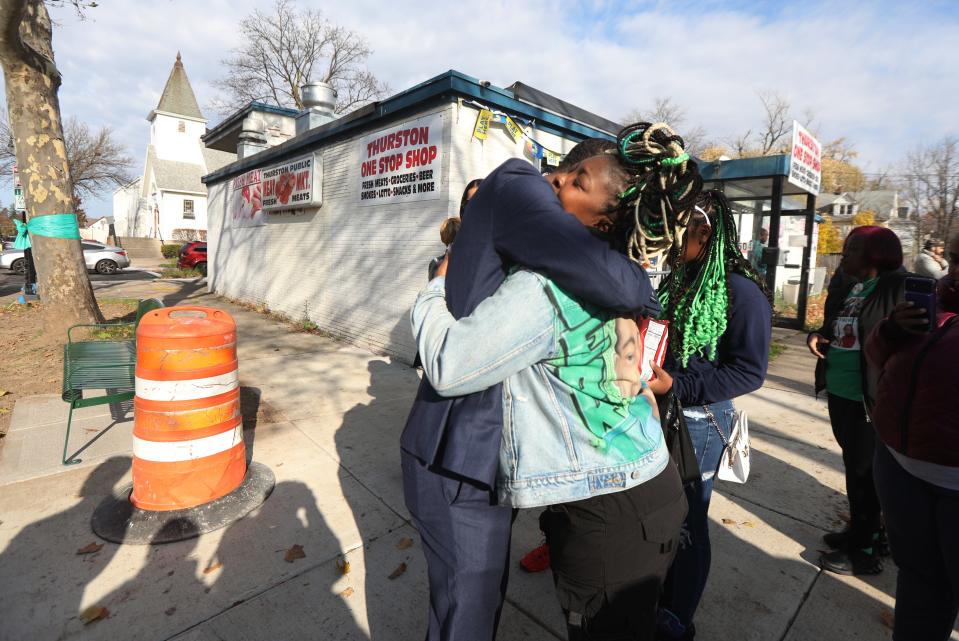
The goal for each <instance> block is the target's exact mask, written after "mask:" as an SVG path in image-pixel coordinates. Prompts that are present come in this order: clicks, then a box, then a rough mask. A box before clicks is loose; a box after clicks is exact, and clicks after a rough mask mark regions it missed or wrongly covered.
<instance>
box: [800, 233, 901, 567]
mask: <svg viewBox="0 0 959 641" xmlns="http://www.w3.org/2000/svg"><path fill="white" fill-rule="evenodd" d="M840 269H841V270H842V273H843V275H844V281H840V282H839V283H837V282H836V278H835V277H834V278H833V282H831V283H830V291H829V295H828V296H827V298H826V317H825V320H824V323H823V326H822V328H820V329H819V330H817V331H815V332H811V333H810V334H809V336H808V338H807V344H808V346H809V351H810V352H812V354H813V355H814V356H816V357H817V358H818V359H819V361H818V362H817V363H816V392H817V394H818V393H819V392H820V391H822V390H823V389H825V390H826V393H827V398H828V403H829V422H830V423H831V424H832V430H833V435H834V436H835V437H836V441H837V442H838V443H839V447H840V449H841V450H842V458H843V465H844V467H845V471H846V495H847V496H848V498H849V517H850V522H849V528H848V529H846V530H842V531H838V532H829V533H827V534H826V535H824V536H823V541H824V542H825V543H826V544H827V545H828V546H829V547H831V548H834V550H833V551H832V552H828V553H826V554H823V555H822V556H821V557H820V560H819V562H820V565H821V566H822V568H823V569H824V570H828V571H830V572H836V573H839V574H878V573H880V572H882V560H881V558H880V557H881V556H882V555H883V554H885V553H888V546H887V545H886V543H885V535H884V533H883V532H882V519H881V510H880V507H879V499H878V497H877V496H876V487H875V484H874V482H873V473H872V463H873V452H874V451H875V441H876V439H875V433H874V431H873V429H872V426H871V425H870V421H869V416H868V414H867V410H868V409H871V408H872V407H873V406H874V405H875V393H876V392H875V390H876V386H877V383H878V375H879V374H878V372H877V371H876V370H874V369H873V368H870V367H868V366H867V364H866V360H865V357H864V355H863V350H862V342H863V341H864V340H865V339H866V337H867V336H869V333H870V332H871V331H872V329H873V327H875V326H876V324H878V323H879V322H880V321H881V320H883V319H884V318H885V317H886V316H888V315H889V313H890V312H891V311H892V310H893V309H894V308H895V306H896V303H898V302H900V301H902V299H903V286H904V283H905V278H906V276H908V275H909V274H908V273H907V272H906V271H905V270H903V269H902V245H901V244H900V242H899V238H898V237H897V236H896V234H895V233H894V232H893V231H892V230H890V229H886V228H885V227H878V226H875V225H866V226H862V227H856V228H854V229H853V230H852V231H851V232H849V236H848V237H847V238H846V242H845V245H844V246H843V258H842V263H841V264H840ZM850 332H851V337H850V336H847V334H850ZM827 348H828V351H827Z"/></svg>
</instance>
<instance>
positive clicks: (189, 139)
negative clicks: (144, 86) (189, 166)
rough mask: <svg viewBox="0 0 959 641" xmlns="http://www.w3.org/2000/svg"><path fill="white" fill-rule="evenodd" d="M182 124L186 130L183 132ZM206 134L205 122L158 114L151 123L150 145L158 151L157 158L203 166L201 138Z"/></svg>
mask: <svg viewBox="0 0 959 641" xmlns="http://www.w3.org/2000/svg"><path fill="white" fill-rule="evenodd" d="M181 122H182V123H183V126H184V130H185V131H182V132H181V131H180V130H179V124H180V123H181ZM205 133H206V121H205V120H194V119H190V118H185V117H184V116H176V115H168V114H165V113H162V112H157V113H156V115H155V116H154V118H153V122H152V123H150V144H151V145H153V147H154V149H156V154H157V158H161V159H163V160H175V161H178V162H188V163H193V164H194V165H202V164H204V163H203V151H202V146H203V143H202V142H201V141H200V136H202V135H203V134H205Z"/></svg>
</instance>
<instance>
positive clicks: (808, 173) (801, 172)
mask: <svg viewBox="0 0 959 641" xmlns="http://www.w3.org/2000/svg"><path fill="white" fill-rule="evenodd" d="M789 158H790V160H789V182H790V183H792V184H794V185H796V186H797V187H799V188H800V189H805V190H806V191H808V192H809V193H811V194H815V195H818V194H819V185H820V182H821V181H822V146H821V145H820V144H819V141H818V140H816V139H815V138H814V137H813V135H812V134H811V133H809V132H808V131H806V128H805V127H803V126H802V125H800V124H799V123H798V122H796V121H795V120H794V121H793V144H792V150H791V153H790V155H789Z"/></svg>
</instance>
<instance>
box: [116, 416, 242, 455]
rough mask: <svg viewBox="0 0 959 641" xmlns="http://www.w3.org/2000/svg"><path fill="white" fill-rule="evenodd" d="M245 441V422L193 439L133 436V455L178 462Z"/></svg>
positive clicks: (222, 450) (230, 447)
mask: <svg viewBox="0 0 959 641" xmlns="http://www.w3.org/2000/svg"><path fill="white" fill-rule="evenodd" d="M242 441H243V423H240V424H239V425H237V426H236V427H235V428H233V429H232V430H228V431H226V432H220V433H219V434H214V435H213V436H206V437H204V438H196V439H193V440H192V441H146V440H144V439H142V438H139V437H137V436H134V437H133V456H135V457H137V458H139V459H143V460H144V461H156V462H157V463H177V462H180V461H192V460H194V459H198V458H203V457H204V456H213V455H214V454H219V453H220V452H226V451H227V450H229V449H232V448H234V447H236V446H237V445H239V444H240V443H241V442H242Z"/></svg>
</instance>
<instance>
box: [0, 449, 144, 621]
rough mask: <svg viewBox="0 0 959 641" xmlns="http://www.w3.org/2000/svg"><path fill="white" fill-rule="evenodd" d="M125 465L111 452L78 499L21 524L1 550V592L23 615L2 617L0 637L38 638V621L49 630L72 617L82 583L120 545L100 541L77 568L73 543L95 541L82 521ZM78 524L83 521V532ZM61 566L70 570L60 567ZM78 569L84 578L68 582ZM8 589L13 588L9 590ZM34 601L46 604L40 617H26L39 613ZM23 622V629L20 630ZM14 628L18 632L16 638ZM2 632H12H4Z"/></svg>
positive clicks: (107, 561) (95, 573)
mask: <svg viewBox="0 0 959 641" xmlns="http://www.w3.org/2000/svg"><path fill="white" fill-rule="evenodd" d="M130 464H131V461H130V458H129V457H127V456H115V457H112V458H109V459H107V460H105V461H103V462H102V463H100V464H99V465H98V466H96V467H95V468H93V469H92V470H91V471H90V474H89V476H87V478H86V480H85V481H84V482H83V486H82V487H81V489H80V491H79V492H78V497H79V498H80V499H81V500H80V501H79V502H78V503H77V504H76V505H74V506H73V507H70V508H68V509H66V510H63V511H62V512H58V513H56V514H54V515H52V516H49V517H46V518H43V519H40V520H38V521H34V522H33V523H31V524H30V525H28V526H26V527H24V528H23V529H22V530H20V532H19V533H17V535H16V536H15V537H14V538H13V539H12V540H11V541H10V544H9V545H8V546H7V547H6V549H4V551H3V553H2V554H0V577H3V579H2V586H0V590H2V592H0V593H6V595H7V596H6V598H4V601H5V602H6V605H7V607H14V608H17V610H16V611H19V612H20V614H21V615H22V616H16V615H15V616H11V617H5V618H6V620H5V621H4V622H2V623H0V632H3V634H0V637H4V638H22V639H28V638H31V639H32V638H43V637H44V635H43V633H42V632H39V631H38V630H37V629H35V628H36V627H37V626H43V629H44V630H45V631H50V628H49V627H47V626H56V625H57V624H55V623H53V622H54V621H58V622H62V623H61V624H60V625H62V626H64V628H65V627H66V626H67V625H68V623H69V622H71V621H73V620H75V619H76V618H77V616H78V615H79V613H80V604H81V602H82V600H83V595H84V590H85V589H86V586H87V585H88V584H90V583H91V582H93V581H94V580H95V579H96V578H97V577H98V576H99V575H100V573H101V572H102V571H103V570H104V569H106V567H107V566H108V565H109V564H110V561H111V560H112V559H113V557H114V555H115V554H116V553H117V551H118V550H119V549H120V546H118V545H116V544H113V543H104V544H103V546H102V547H101V548H100V549H99V551H97V552H95V553H93V554H89V555H84V556H83V558H82V559H80V560H81V561H82V562H83V563H84V564H85V565H86V566H87V567H86V568H84V569H83V570H77V569H76V567H77V561H78V558H77V548H78V547H82V545H83V543H79V544H77V543H76V542H77V541H83V542H84V543H86V542H88V541H96V540H97V539H96V537H95V536H94V535H93V534H92V533H91V532H90V531H89V526H88V525H87V524H88V523H89V518H90V515H91V514H92V513H93V511H94V509H95V508H96V507H97V505H98V504H99V503H100V501H101V500H102V499H103V497H104V496H106V495H109V494H111V493H112V492H113V490H114V486H115V485H116V484H117V483H118V482H119V481H120V479H122V478H123V477H124V475H125V474H126V473H127V471H129V469H130ZM78 523H82V524H83V526H82V527H83V533H82V536H81V535H80V533H79V531H78ZM65 567H66V568H70V569H69V570H68V571H67V572H64V571H63V568H65ZM77 572H80V573H82V575H83V580H81V581H79V582H77V583H72V580H73V578H75V574H76V573H77ZM10 588H13V589H14V591H15V593H13V594H11V593H10V592H9V591H8V590H9V589H10ZM51 592H52V593H55V594H56V595H57V598H56V599H55V600H50V599H49V593H51ZM14 597H15V601H14ZM38 605H39V606H41V607H45V608H48V609H45V610H44V611H43V613H42V621H40V620H36V619H34V620H31V616H32V617H38V616H41V615H40V613H39V612H36V610H37V609H38ZM5 611H7V612H9V610H7V609H5ZM24 626H26V627H27V628H28V630H24ZM17 630H21V631H22V634H20V636H19V637H18V636H17V634H16V631H17ZM60 633H62V630H61V631H60ZM6 634H11V635H13V636H10V637H6V636H5V635H6Z"/></svg>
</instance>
